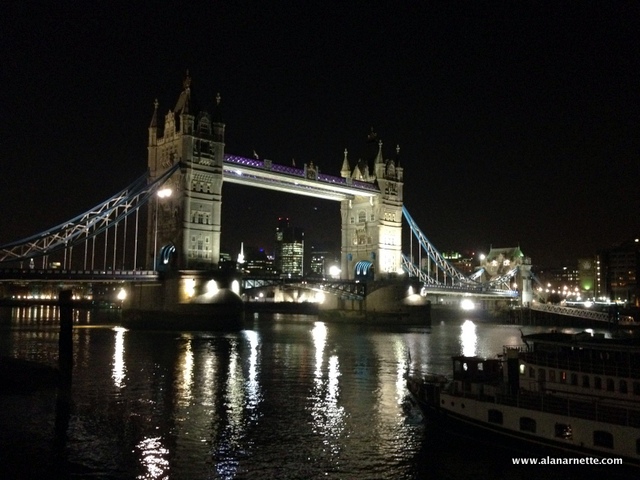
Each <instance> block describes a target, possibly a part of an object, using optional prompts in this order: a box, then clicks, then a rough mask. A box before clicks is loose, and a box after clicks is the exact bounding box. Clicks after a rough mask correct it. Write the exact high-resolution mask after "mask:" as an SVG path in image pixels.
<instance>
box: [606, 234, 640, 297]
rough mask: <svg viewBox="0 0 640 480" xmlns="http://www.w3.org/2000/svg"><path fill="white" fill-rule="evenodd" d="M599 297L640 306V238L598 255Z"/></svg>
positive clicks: (627, 241) (629, 240)
mask: <svg viewBox="0 0 640 480" xmlns="http://www.w3.org/2000/svg"><path fill="white" fill-rule="evenodd" d="M596 268H597V272H596V286H597V289H598V296H599V297H604V298H607V299H609V300H611V301H617V302H627V303H629V304H631V305H636V306H640V292H639V288H638V270H639V269H640V238H638V237H635V238H630V239H628V240H626V241H623V242H621V243H619V244H617V245H615V246H613V247H611V248H608V249H602V250H600V251H599V252H598V254H597V267H596Z"/></svg>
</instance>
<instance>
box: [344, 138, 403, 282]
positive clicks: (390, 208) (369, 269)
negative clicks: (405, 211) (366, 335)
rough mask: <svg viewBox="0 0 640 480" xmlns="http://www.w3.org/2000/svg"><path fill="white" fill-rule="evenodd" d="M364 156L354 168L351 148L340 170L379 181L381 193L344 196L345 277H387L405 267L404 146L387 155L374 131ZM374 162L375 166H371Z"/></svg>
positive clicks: (349, 178) (351, 177)
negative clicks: (403, 220) (403, 235)
mask: <svg viewBox="0 0 640 480" xmlns="http://www.w3.org/2000/svg"><path fill="white" fill-rule="evenodd" d="M367 147H368V148H367V151H366V153H365V156H364V159H363V158H361V159H359V160H358V162H357V164H356V165H355V167H354V168H353V170H352V169H351V168H350V166H349V160H348V158H347V151H346V150H345V154H344V161H343V164H342V169H341V171H340V174H341V175H342V177H344V178H346V179H347V182H353V181H354V180H355V181H360V182H368V183H377V185H378V188H379V189H380V194H379V195H377V196H373V197H364V196H363V197H360V196H356V197H355V198H353V199H352V200H343V201H342V202H341V206H340V211H341V215H342V248H341V269H342V278H343V279H348V280H353V279H356V278H363V279H364V278H369V279H371V278H376V279H379V278H384V276H388V275H392V274H396V273H399V272H400V271H401V269H402V203H403V192H402V190H403V185H404V179H403V175H404V172H403V168H402V167H401V166H400V160H399V154H400V148H399V147H396V156H395V159H386V160H385V159H384V157H383V155H382V141H381V140H379V139H378V136H377V134H376V133H374V132H373V130H372V131H371V133H370V134H369V136H368V139H367ZM371 163H373V168H371Z"/></svg>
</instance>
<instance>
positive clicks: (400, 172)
mask: <svg viewBox="0 0 640 480" xmlns="http://www.w3.org/2000/svg"><path fill="white" fill-rule="evenodd" d="M396 175H397V176H398V181H399V182H403V181H404V179H403V177H404V169H403V168H402V166H401V165H400V145H396Z"/></svg>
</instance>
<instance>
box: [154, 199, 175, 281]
mask: <svg viewBox="0 0 640 480" xmlns="http://www.w3.org/2000/svg"><path fill="white" fill-rule="evenodd" d="M172 193H173V191H172V190H171V189H170V188H163V189H160V190H158V192H157V195H158V196H157V197H156V212H155V218H154V227H153V230H154V234H153V237H154V238H153V269H154V270H156V269H157V268H158V263H157V261H158V207H159V202H158V198H169V197H170V196H171V194H172Z"/></svg>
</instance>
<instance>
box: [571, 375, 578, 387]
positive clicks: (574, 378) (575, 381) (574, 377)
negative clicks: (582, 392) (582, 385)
mask: <svg viewBox="0 0 640 480" xmlns="http://www.w3.org/2000/svg"><path fill="white" fill-rule="evenodd" d="M571 385H578V374H577V373H572V374H571Z"/></svg>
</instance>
